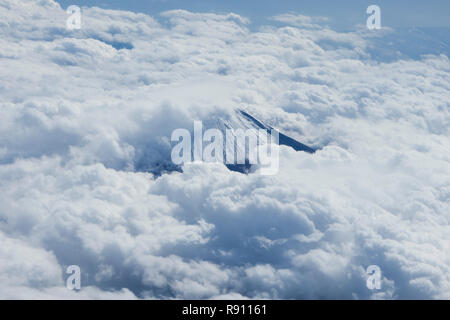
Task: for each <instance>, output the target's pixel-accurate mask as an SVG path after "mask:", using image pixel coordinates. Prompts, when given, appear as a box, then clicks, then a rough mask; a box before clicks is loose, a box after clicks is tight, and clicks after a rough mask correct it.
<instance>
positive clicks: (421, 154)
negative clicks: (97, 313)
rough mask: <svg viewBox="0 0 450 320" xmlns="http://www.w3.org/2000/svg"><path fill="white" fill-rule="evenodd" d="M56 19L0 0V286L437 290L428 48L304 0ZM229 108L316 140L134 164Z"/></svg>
mask: <svg viewBox="0 0 450 320" xmlns="http://www.w3.org/2000/svg"><path fill="white" fill-rule="evenodd" d="M67 16H68V15H67V14H66V13H65V11H64V10H63V9H61V8H60V7H59V5H57V4H56V3H54V2H53V1H50V0H48V1H12V0H11V1H9V0H7V1H3V2H2V4H1V7H0V33H1V37H0V39H1V40H0V68H1V70H2V73H1V77H0V104H1V108H2V112H1V113H0V121H1V123H2V125H1V126H0V181H1V182H0V239H1V246H0V262H1V263H0V284H1V286H0V297H1V298H45V299H47V298H68V299H77V298H93V299H95V298H105V299H108V298H124V299H129V298H216V299H217V298H233V299H245V298H356V299H365V298H449V297H450V276H449V274H450V270H449V269H450V255H449V252H450V250H449V249H450V248H449V243H450V236H449V235H450V233H449V231H450V228H449V221H450V201H449V200H450V166H449V162H450V138H449V137H450V134H449V124H450V115H449V102H448V101H449V100H450V99H449V98H450V94H449V92H450V81H449V80H450V63H449V60H448V57H447V56H445V55H443V54H442V55H427V56H422V57H420V59H411V58H407V54H408V52H402V53H401V54H398V55H397V54H394V55H392V52H393V51H392V50H391V51H389V50H383V48H382V46H383V45H385V43H383V36H384V35H385V34H392V35H393V37H394V38H395V32H394V31H392V30H383V31H382V33H381V35H379V34H378V35H376V36H374V34H373V33H367V32H366V31H363V30H358V31H355V32H350V33H339V32H335V31H333V30H330V29H328V28H327V27H324V26H323V24H322V23H323V22H324V20H321V19H317V18H309V17H304V16H293V15H281V16H278V17H275V18H274V19H275V20H277V21H278V22H282V23H287V24H290V25H291V26H281V27H273V26H265V27H262V28H261V29H260V30H259V31H250V30H249V29H248V25H249V21H248V20H247V19H245V18H243V17H240V16H237V15H235V14H227V15H217V14H198V13H191V12H186V11H181V10H176V11H170V12H165V13H163V14H162V15H161V16H160V17H157V19H154V18H151V17H149V16H147V15H144V14H135V13H131V12H124V11H111V10H102V9H98V8H82V28H81V30H72V31H70V30H66V28H65V19H66V18H67ZM237 107H239V108H245V109H246V110H249V111H250V112H252V113H253V114H255V115H256V116H258V117H259V118H261V119H262V120H264V121H265V122H267V123H269V124H270V125H272V126H274V127H277V128H279V129H281V130H283V131H284V132H286V133H288V134H290V135H291V136H292V137H294V138H297V139H299V140H300V141H302V142H304V143H307V144H309V145H313V146H316V147H319V148H320V150H319V151H317V152H316V153H315V154H314V155H311V154H306V153H302V152H295V151H293V150H291V149H289V148H286V147H281V153H280V171H279V173H278V174H277V175H275V176H261V175H258V174H257V173H255V174H249V175H243V174H240V173H236V172H231V171H229V170H228V169H227V168H226V167H225V166H223V165H218V164H206V163H205V164H190V165H186V166H184V167H183V172H182V173H180V172H172V173H164V174H162V175H161V176H159V177H155V176H154V175H153V174H152V173H150V172H155V171H160V170H161V169H163V170H164V169H170V168H167V164H168V163H169V162H168V160H170V149H171V144H170V135H171V132H172V130H173V129H175V128H187V129H190V130H192V127H193V121H194V120H197V119H201V120H203V121H204V123H208V124H210V123H211V124H213V123H214V122H215V121H216V120H217V118H227V117H229V115H230V113H231V112H233V110H234V109H235V108H237ZM73 264H75V265H79V266H80V267H81V271H82V290H81V291H79V292H73V291H69V290H68V289H66V288H65V279H66V277H67V275H66V274H65V268H66V267H67V266H68V265H73ZM372 264H376V265H379V266H380V268H381V270H382V272H383V279H382V289H381V290H378V291H371V290H369V289H368V288H367V287H366V278H367V275H366V274H365V270H366V268H367V267H368V266H369V265H372Z"/></svg>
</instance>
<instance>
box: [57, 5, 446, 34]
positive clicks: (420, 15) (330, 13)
mask: <svg viewBox="0 0 450 320" xmlns="http://www.w3.org/2000/svg"><path fill="white" fill-rule="evenodd" d="M58 2H59V3H60V4H61V5H62V6H63V8H66V7H67V6H69V5H71V4H75V5H80V6H98V7H101V8H109V9H121V10H130V11H134V12H144V13H148V14H151V15H157V14H158V13H160V12H162V11H166V10H171V9H186V10H190V11H195V12H234V13H237V14H240V15H243V16H246V17H248V18H250V19H251V21H252V22H254V23H255V24H262V23H266V21H265V19H266V18H267V17H270V16H273V15H276V14H280V13H286V12H293V13H298V14H304V15H309V16H326V17H328V18H329V19H330V25H331V26H332V27H333V28H335V29H341V30H342V29H352V28H354V27H355V25H358V24H365V21H366V17H367V15H366V13H365V10H366V8H367V6H369V5H371V4H377V5H379V6H380V7H381V11H382V24H383V25H384V26H389V27H394V28H403V27H450V19H449V16H450V1H447V0H429V1H420V0H412V1H411V0H377V1H374V0H347V1H330V0H314V1H312V0H283V1H275V0H245V1H242V0H227V1H224V0H191V1H184V0H147V1H144V0H127V1H121V0H59V1H58Z"/></svg>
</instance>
